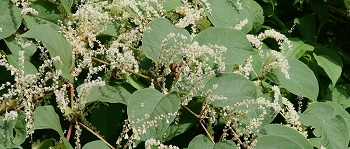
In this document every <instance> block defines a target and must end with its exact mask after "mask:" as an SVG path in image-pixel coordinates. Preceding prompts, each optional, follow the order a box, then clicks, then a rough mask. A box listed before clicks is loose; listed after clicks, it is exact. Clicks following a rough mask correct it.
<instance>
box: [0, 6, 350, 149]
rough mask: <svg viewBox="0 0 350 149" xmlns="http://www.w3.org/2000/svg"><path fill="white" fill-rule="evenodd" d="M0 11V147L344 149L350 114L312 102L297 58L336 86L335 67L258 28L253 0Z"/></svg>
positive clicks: (312, 88) (314, 88)
mask: <svg viewBox="0 0 350 149" xmlns="http://www.w3.org/2000/svg"><path fill="white" fill-rule="evenodd" d="M0 10H1V12H0V40H1V43H0V45H1V46H0V47H1V48H2V49H1V53H0V72H1V74H0V76H1V78H0V83H1V85H0V105H1V107H0V114H1V116H0V132H1V134H0V148H28V147H32V148H73V147H74V148H186V147H188V148H257V149H260V148H303V149H311V148H313V147H314V148H340V149H343V148H346V147H347V146H348V143H349V137H350V136H349V134H350V115H349V114H348V113H347V112H346V111H345V110H344V106H343V105H341V104H338V103H336V102H317V99H318V95H319V84H318V80H317V78H316V76H315V74H314V72H313V70H312V69H311V68H309V66H308V65H306V64H305V63H304V61H301V60H299V59H301V58H302V57H303V56H310V57H312V58H314V59H315V60H316V61H317V63H318V65H319V66H320V67H322V68H323V69H324V70H325V73H326V75H329V78H330V80H331V81H333V82H334V83H336V82H337V80H338V78H339V76H340V73H341V71H340V72H339V73H334V72H331V71H330V70H329V69H327V68H328V67H329V66H332V64H334V63H332V61H331V60H329V61H327V58H328V57H326V56H324V55H325V54H322V52H314V51H313V50H314V47H313V46H312V45H309V44H307V43H304V42H303V41H302V40H299V39H296V38H291V37H292V35H291V34H282V32H280V31H278V29H273V28H271V27H264V28H262V24H263V23H264V16H263V8H262V7H261V5H260V4H259V3H257V2H256V1H254V0H245V1H240V0H237V1H236V0H192V1H189V0H108V1H103V0H81V1H69V0H60V1H56V0H36V1H33V0H32V1H30V0H29V1H18V0H17V1H16V0H11V1H10V0H2V1H0ZM297 21H298V20H297ZM297 21H296V22H297ZM325 49H326V48H325ZM315 51H316V50H315ZM310 53H311V54H310ZM326 53H327V52H326ZM332 54H333V56H334V53H332ZM335 54H337V53H335ZM336 56H338V55H336ZM338 57H339V56H338ZM331 58H332V57H331ZM341 106H343V107H341ZM345 108H346V107H345ZM43 130H45V131H43ZM52 131H54V132H55V134H53V133H50V132H52ZM73 136H74V137H73ZM72 137H73V138H72ZM96 140H97V141H96ZM28 143H29V144H31V145H30V146H28Z"/></svg>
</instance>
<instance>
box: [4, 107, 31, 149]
mask: <svg viewBox="0 0 350 149" xmlns="http://www.w3.org/2000/svg"><path fill="white" fill-rule="evenodd" d="M17 113H18V116H17V118H16V119H15V120H10V121H7V122H5V121H4V120H3V119H4V117H3V116H0V128H1V129H0V132H1V136H0V145H1V144H2V145H4V146H6V148H22V147H21V144H22V143H23V142H24V141H25V139H26V136H27V131H26V123H25V121H24V119H25V113H24V112H23V111H18V112H17Z"/></svg>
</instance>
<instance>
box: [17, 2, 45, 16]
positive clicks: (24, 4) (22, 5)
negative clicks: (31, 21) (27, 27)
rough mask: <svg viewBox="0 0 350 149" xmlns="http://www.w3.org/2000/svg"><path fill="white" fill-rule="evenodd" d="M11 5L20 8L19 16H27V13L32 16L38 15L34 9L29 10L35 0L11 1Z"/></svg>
mask: <svg viewBox="0 0 350 149" xmlns="http://www.w3.org/2000/svg"><path fill="white" fill-rule="evenodd" d="M11 1H12V2H13V3H15V4H16V6H17V7H20V8H22V11H21V14H22V15H27V14H28V13H31V14H32V15H38V14H39V12H38V11H36V10H35V9H34V8H31V7H30V5H31V4H32V2H34V1H36V0H11Z"/></svg>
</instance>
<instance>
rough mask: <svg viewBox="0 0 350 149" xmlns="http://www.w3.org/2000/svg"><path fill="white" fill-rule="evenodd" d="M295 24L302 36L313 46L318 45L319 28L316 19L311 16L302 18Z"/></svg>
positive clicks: (307, 15) (297, 19)
mask: <svg viewBox="0 0 350 149" xmlns="http://www.w3.org/2000/svg"><path fill="white" fill-rule="evenodd" d="M294 22H295V23H296V27H297V28H298V30H299V32H300V34H301V36H302V37H303V38H304V39H305V40H306V41H308V42H310V43H311V44H316V43H317V30H316V29H317V27H316V21H315V18H314V17H313V16H311V15H309V14H306V15H305V16H303V17H301V18H295V19H294Z"/></svg>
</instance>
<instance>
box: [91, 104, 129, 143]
mask: <svg viewBox="0 0 350 149" xmlns="http://www.w3.org/2000/svg"><path fill="white" fill-rule="evenodd" d="M124 115H125V108H124V106H123V105H122V104H109V105H108V106H106V105H100V106H99V107H98V108H96V109H94V110H93V111H92V114H91V121H90V122H91V124H92V126H94V127H95V128H96V130H97V131H98V132H99V133H100V134H101V135H103V136H104V138H105V139H107V141H108V140H110V139H114V138H115V137H118V135H119V133H120V132H121V131H122V129H123V122H124V119H125V117H126V116H124Z"/></svg>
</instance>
